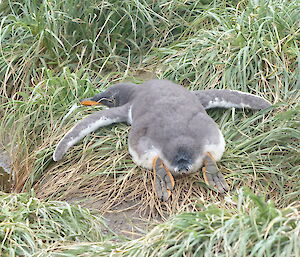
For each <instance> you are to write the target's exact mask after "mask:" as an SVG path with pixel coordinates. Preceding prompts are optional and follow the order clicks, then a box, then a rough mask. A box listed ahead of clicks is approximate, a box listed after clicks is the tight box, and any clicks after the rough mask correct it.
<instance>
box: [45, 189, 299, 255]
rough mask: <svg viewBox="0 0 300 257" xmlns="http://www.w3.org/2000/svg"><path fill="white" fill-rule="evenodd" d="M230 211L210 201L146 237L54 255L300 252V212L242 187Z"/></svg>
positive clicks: (73, 248)
mask: <svg viewBox="0 0 300 257" xmlns="http://www.w3.org/2000/svg"><path fill="white" fill-rule="evenodd" d="M228 201H229V202H230V204H231V206H232V207H233V206H235V207H234V208H230V209H228V210H225V209H221V208H219V207H218V206H216V205H215V204H206V205H205V206H203V210H202V211H199V212H192V213H189V212H186V213H183V214H180V215H177V216H175V217H173V218H172V219H170V220H169V221H168V222H165V223H163V224H160V225H158V226H156V227H155V228H154V229H153V230H152V231H150V232H149V233H148V234H147V235H146V236H144V237H142V238H140V239H137V240H132V241H130V242H121V243H118V244H113V246H112V245H111V244H109V242H108V241H106V242H105V243H95V244H86V243H79V244H76V243H75V244H72V245H67V246H64V245H60V246H57V245H56V246H54V247H49V248H48V251H49V254H50V253H51V256H53V255H54V256H130V257H133V256H149V257H150V256H216V255H218V256H274V257H275V256H284V255H286V256H295V257H296V256H298V255H299V253H300V245H299V229H300V223H299V220H300V219H299V213H297V210H295V209H292V208H286V209H282V210H279V209H277V208H276V207H274V203H272V202H271V201H266V200H265V198H264V197H262V196H256V195H254V194H253V193H250V191H249V190H240V191H239V192H238V194H237V195H236V196H235V197H234V198H232V199H228Z"/></svg>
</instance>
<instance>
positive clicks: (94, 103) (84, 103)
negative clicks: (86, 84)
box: [80, 100, 101, 106]
mask: <svg viewBox="0 0 300 257" xmlns="http://www.w3.org/2000/svg"><path fill="white" fill-rule="evenodd" d="M80 103H81V104H83V105H87V106H91V105H98V104H101V103H98V102H96V101H92V100H83V101H81V102H80Z"/></svg>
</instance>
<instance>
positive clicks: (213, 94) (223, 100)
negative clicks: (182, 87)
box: [193, 89, 271, 110]
mask: <svg viewBox="0 0 300 257" xmlns="http://www.w3.org/2000/svg"><path fill="white" fill-rule="evenodd" d="M193 92H194V94H195V95H196V96H197V97H198V99H199V101H200V102H201V104H202V105H203V107H204V108H205V109H211V108H231V107H235V108H249V109H253V110H261V109H266V108H268V107H269V106H271V103H270V102H268V101H267V100H265V99H264V98H262V97H260V96H256V95H253V94H249V93H244V92H241V91H235V90H228V89H208V90H198V91H193Z"/></svg>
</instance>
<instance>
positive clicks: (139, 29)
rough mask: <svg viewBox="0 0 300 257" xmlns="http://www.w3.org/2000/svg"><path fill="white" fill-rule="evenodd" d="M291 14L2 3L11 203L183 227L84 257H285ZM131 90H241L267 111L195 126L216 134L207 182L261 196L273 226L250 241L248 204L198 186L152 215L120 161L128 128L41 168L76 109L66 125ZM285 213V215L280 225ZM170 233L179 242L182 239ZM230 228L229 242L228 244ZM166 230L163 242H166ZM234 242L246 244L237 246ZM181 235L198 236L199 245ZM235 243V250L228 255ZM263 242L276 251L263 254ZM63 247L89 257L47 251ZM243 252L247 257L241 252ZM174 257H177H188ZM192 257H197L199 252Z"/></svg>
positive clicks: (294, 15)
mask: <svg viewBox="0 0 300 257" xmlns="http://www.w3.org/2000/svg"><path fill="white" fill-rule="evenodd" d="M79 7H80V8H79ZM299 10H300V1H298V0H297V1H287V0H285V1H279V0H270V1H250V0H249V1H199V0H198V1H96V0H95V1H92V2H82V1H81V2H79V1H77V0H70V1H64V2H61V1H47V0H45V1H42V2H40V1H26V0H23V1H21V2H20V1H18V2H17V1H3V2H2V3H1V4H0V15H1V18H2V19H1V23H0V56H1V57H0V78H1V81H2V86H1V87H0V117H1V119H0V142H2V144H4V146H5V148H6V150H7V151H8V152H9V153H10V155H11V157H12V161H13V176H14V185H13V191H15V192H30V190H31V189H32V188H34V190H35V192H36V195H37V197H38V198H43V199H45V200H47V201H49V200H50V201H53V200H60V201H63V200H72V201H73V200H74V199H77V201H78V202H81V204H82V205H85V206H87V207H96V208H97V209H98V210H99V211H100V212H101V213H105V212H107V211H111V210H112V209H113V207H114V206H117V205H119V204H121V203H124V202H131V201H132V202H133V203H134V205H133V206H132V207H131V208H135V209H137V211H138V212H139V214H140V215H141V216H143V217H146V218H158V217H159V218H160V219H163V220H168V218H169V216H172V215H174V214H178V213H183V214H181V216H178V217H177V218H174V219H172V220H170V221H167V223H165V225H162V226H158V227H157V229H155V228H154V230H153V231H155V232H150V233H149V234H147V235H146V236H145V237H144V238H142V239H140V240H138V241H132V244H131V243H130V244H129V245H130V246H129V248H126V247H125V244H124V246H122V244H120V245H117V246H116V247H112V244H111V242H108V241H107V242H104V243H100V244H96V245H94V247H95V248H93V249H94V250H95V252H97V253H100V252H101V251H102V250H101V249H103V251H112V250H113V249H119V248H120V249H121V251H122V252H120V254H123V253H124V255H125V256H126V254H129V253H130V255H128V256H134V252H136V255H135V256H139V255H138V254H142V253H143V254H145V255H144V256H151V252H153V254H154V253H158V252H157V251H161V252H159V253H164V252H166V253H165V256H167V254H170V255H168V256H175V255H174V254H173V252H172V251H173V250H174V249H192V250H193V251H194V253H196V251H198V253H200V252H201V251H203V249H202V248H201V249H200V248H199V249H198V250H197V249H195V248H193V247H191V248H189V247H190V245H191V244H193V243H194V244H198V243H199V241H197V240H202V239H203V240H204V241H203V242H204V243H203V246H205V248H206V249H210V252H211V254H212V253H214V254H220V255H222V256H248V255H250V256H251V254H252V255H253V256H279V255H280V254H279V251H282V253H283V254H285V255H287V256H293V255H292V254H290V255H289V254H288V251H290V252H291V253H293V254H294V253H296V254H297V253H299V248H297V247H296V246H295V247H294V246H293V242H294V241H293V240H294V239H291V242H290V243H287V241H286V237H284V236H283V235H284V233H285V232H282V231H281V230H280V226H279V225H282V224H289V225H287V226H288V231H290V232H289V233H290V234H288V236H287V237H288V238H293V235H296V234H297V228H299V225H298V223H297V222H298V221H295V220H297V219H298V218H299V217H298V216H297V215H298V214H297V211H298V212H299V204H298V201H299V195H300V184H299V183H300V182H299V181H300V175H299V174H300V173H299V171H300V167H299V163H300V153H299V142H300V131H299V126H300V122H299V117H298V116H299V111H300V105H299V102H300V90H299V89H300V84H299V81H300V68H299V67H300V66H299V60H300V52H299V49H298V48H299V40H300V30H299V18H298V16H299V15H298V13H299ZM145 77H158V78H167V79H171V80H173V81H176V82H178V83H181V84H182V85H184V86H186V87H187V88H189V89H190V90H198V89H204V88H228V89H236V90H241V91H244V92H250V93H254V94H257V95H260V96H263V97H265V98H267V99H268V100H269V101H271V102H272V103H273V106H272V107H271V108H269V109H268V110H264V111H259V112H253V111H247V110H234V109H233V110H210V111H209V115H210V116H211V117H213V118H214V119H215V120H216V121H217V123H218V124H219V126H220V128H221V130H222V132H223V134H224V136H225V140H226V143H227V146H226V152H225V154H224V156H223V158H222V161H221V162H220V168H221V170H222V172H223V173H224V174H225V175H226V179H227V181H228V183H229V184H230V186H231V189H232V192H231V194H232V195H235V193H236V192H239V191H238V189H239V188H241V187H243V186H247V187H248V188H250V189H251V190H252V191H253V192H255V193H257V194H258V193H262V194H264V195H265V198H266V201H269V200H271V201H272V203H273V204H274V206H271V205H269V203H268V202H265V203H264V205H263V206H265V208H269V209H270V210H272V212H274V213H277V214H278V215H279V216H280V217H283V220H279V221H278V222H277V221H276V222H275V221H274V219H276V218H274V217H273V216H272V217H271V218H270V217H269V218H266V219H265V220H264V221H265V224H269V225H268V226H269V227H268V226H267V225H264V224H263V223H259V224H258V225H257V226H256V225H255V226H256V227H255V228H256V229H257V230H254V228H252V227H251V226H250V225H249V224H255V223H251V222H252V221H253V220H256V219H259V217H260V215H261V213H262V209H261V208H259V207H258V206H257V205H256V203H257V201H258V200H257V201H256V200H253V199H254V198H255V197H254V196H253V195H252V196H250V195H248V196H244V195H240V196H239V197H240V198H239V199H240V200H239V201H241V202H243V203H245V204H246V207H245V208H244V207H243V206H241V205H240V202H239V201H238V202H237V205H233V206H232V203H231V202H230V201H229V202H228V201H226V200H225V199H224V198H223V197H221V196H219V195H217V194H215V193H214V192H212V191H210V190H209V189H208V188H207V187H206V185H205V184H204V183H203V182H202V181H203V179H202V175H201V174H195V175H193V176H191V177H187V178H183V179H180V180H178V181H177V186H176V189H175V192H174V195H173V199H172V201H171V202H168V203H165V204H162V203H160V202H158V201H157V200H156V198H155V197H154V192H153V190H152V188H153V174H152V172H151V171H147V170H144V169H141V168H139V167H137V166H136V165H135V164H133V162H132V160H131V158H130V156H129V154H128V150H127V134H128V131H129V127H128V126H126V125H124V124H122V125H121V124H118V125H114V126H109V127H107V128H103V129H101V130H99V131H97V132H95V133H93V134H92V135H90V136H88V137H86V138H85V139H84V140H82V142H81V143H79V144H78V145H76V146H75V147H74V148H73V149H72V150H71V151H69V152H68V154H67V156H66V157H65V158H64V159H63V160H62V161H61V162H58V163H54V162H53V161H52V159H51V158H52V153H53V151H54V147H55V145H56V143H57V142H58V141H59V140H60V139H61V137H62V135H63V134H64V133H66V131H67V130H68V129H69V128H70V127H72V126H73V125H74V124H75V123H76V122H77V121H78V120H80V119H81V118H83V117H84V116H85V115H87V114H89V113H91V112H93V111H95V110H96V109H97V108H98V107H97V108H95V107H91V108H88V107H79V108H76V109H74V110H73V112H72V113H69V110H70V109H71V108H72V106H74V104H78V103H79V100H80V99H82V98H85V97H88V96H91V95H93V94H94V93H95V92H97V91H98V90H104V89H105V88H106V87H108V86H110V85H112V84H114V83H116V82H119V81H123V80H129V81H133V82H138V83H140V82H143V81H144V78H145ZM87 171H88V172H87ZM13 197H17V196H13ZM22 197H23V196H22ZM246 198H247V200H245V199H246ZM250 198H252V200H249V199H250ZM16 199H17V200H15V201H16V202H18V201H19V200H18V198H16ZM251 201H252V202H251ZM255 201H256V202H255ZM99 202H101V203H102V204H100V205H99V204H97V203H99ZM207 203H212V204H218V206H219V207H220V209H218V210H217V211H216V214H214V211H215V210H216V209H215V208H212V209H209V210H208V212H207V213H206V214H205V212H203V204H204V205H205V206H206V205H207ZM43 204H44V203H43ZM47 204H48V203H47ZM248 205H249V206H251V207H249V208H250V209H249V210H248V209H247V206H248ZM234 206H235V207H234ZM291 206H293V209H290V210H292V211H287V210H288V209H286V208H288V207H291ZM281 208H283V209H282V210H281ZM210 211H211V212H210ZM184 212H187V213H184ZM190 212H192V213H190ZM250 214H251V215H252V216H253V217H254V218H253V220H251V215H250ZM214 215H216V216H214ZM210 216H212V217H211V219H210V218H209V217H210ZM240 216H241V217H243V220H241V218H240ZM290 217H292V218H290ZM199 219H201V223H199V222H198V221H199ZM185 220H187V221H189V220H191V222H192V223H191V224H186V223H184V222H185ZM195 220H197V223H196V222H195ZM210 222H211V223H210ZM272 222H275V223H274V224H275V225H276V226H278V227H274V224H273V223H272ZM284 222H287V223H284ZM293 222H294V223H293ZM198 223H199V224H200V225H199V228H197V226H196V225H195V224H198ZM180 224H185V225H184V226H186V227H187V228H190V229H191V231H193V232H191V234H189V233H188V231H186V230H185V229H184V226H181V225H180ZM210 224H213V226H214V229H212V230H209V231H208V234H205V235H203V237H202V235H201V233H200V232H201V231H202V229H204V227H206V226H208V227H209V226H210ZM229 224H231V225H232V226H230V225H229ZM290 224H294V225H290ZM177 225H178V226H179V228H177V227H176V226H177ZM282 226H283V225H282ZM297 226H298V227H297ZM234 227H237V228H236V230H231V229H233V228H234ZM175 228H176V229H175ZM173 229H175V230H174V231H176V232H171V231H173ZM198 229H199V231H198ZM243 229H244V230H245V233H246V235H245V237H240V235H241V234H242V231H243ZM195 231H196V232H195ZM203 231H206V230H205V229H204V230H203ZM266 231H268V233H269V234H266ZM34 233H36V232H34ZM155 233H157V237H156V236H155V235H154V234H155ZM174 233H175V234H174ZM193 233H194V234H196V235H198V234H199V233H200V235H201V237H200V238H201V239H197V238H194V237H193V235H194V234H193ZM172 236H175V238H176V240H177V241H176V242H175V243H174V240H175V239H174V240H173V239H172ZM247 236H248V237H247ZM265 237H266V238H265ZM162 238H165V240H163V239H162ZM239 238H241V239H240V240H244V241H238V239H239ZM167 239H168V240H167ZM246 239H247V240H249V243H248V242H247V240H246ZM32 240H33V241H34V239H32ZM95 240H96V239H95ZM149 240H150V242H151V244H149V245H148V241H149ZM172 240H173V241H172ZM189 240H190V241H189ZM260 240H265V241H262V242H261V243H259V242H260ZM268 240H269V241H268ZM272 240H274V241H272ZM86 241H93V239H90V240H86ZM167 241H170V242H173V243H172V244H173V245H169V244H168V243H167ZM235 241H236V242H238V244H239V245H240V244H241V245H243V247H242V248H241V249H238V248H237V245H236V244H234V243H235ZM214 242H216V243H214ZM275 242H276V244H277V245H278V249H275V248H274V247H273V246H274V244H275ZM152 243H153V244H152ZM217 244H218V245H217ZM92 245H93V243H92ZM250 245H251V246H255V247H257V248H255V247H250ZM285 245H287V248H285ZM148 246H149V247H148ZM55 247H57V249H56V248H55ZM68 247H69V248H70V251H71V252H72V251H73V250H74V249H75V250H74V251H77V250H76V249H79V248H80V249H81V250H80V251H82V252H81V253H82V254H84V251H83V249H86V248H88V249H89V248H90V247H89V243H88V244H87V243H84V244H83V245H76V244H73V243H67V245H66V244H64V243H63V242H61V241H59V243H57V244H55V245H53V246H51V249H52V250H53V249H56V250H57V251H60V250H62V251H66V252H68V250H67V248H68ZM78 247H79V248H78ZM139 247H141V249H137V248H139ZM100 248H101V249H100ZM259 248H260V249H262V250H259ZM32 249H33V248H32ZM72 249H73V250H72ZM99 249H100V250H101V251H100V250H99ZM159 249H161V250H159ZM169 249H170V250H169ZM249 249H250V250H249ZM251 249H253V251H254V252H249V251H251ZM56 250H55V251H56ZM98 250H99V251H98ZM78 251H79V250H78ZM91 251H92V250H91ZM116 251H117V250H116ZM123 251H124V252H123ZM141 251H142V252H141ZM174 251H175V250H174ZM186 251H187V250H182V252H179V253H178V256H189V255H188V252H186ZM218 251H219V252H218ZM260 251H261V252H260ZM297 251H298V252H297ZM147 254H148V255H147ZM171 254H172V255H171ZM184 254H185V255H184ZM205 254H206V255H207V256H209V252H208V251H206V252H205ZM104 256H106V255H104ZM153 256H154V255H153ZM294 256H296V255H294Z"/></svg>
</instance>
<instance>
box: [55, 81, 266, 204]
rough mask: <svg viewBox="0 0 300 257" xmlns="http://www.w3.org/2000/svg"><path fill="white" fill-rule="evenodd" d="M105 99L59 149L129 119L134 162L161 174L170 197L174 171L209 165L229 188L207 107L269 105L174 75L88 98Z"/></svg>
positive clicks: (218, 182) (206, 169) (217, 183)
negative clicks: (193, 86)
mask: <svg viewBox="0 0 300 257" xmlns="http://www.w3.org/2000/svg"><path fill="white" fill-rule="evenodd" d="M87 101H88V102H93V103H99V104H104V105H106V106H108V107H110V108H109V109H106V110H101V111H97V112H95V113H93V114H91V115H89V116H87V117H86V118H84V119H83V120H81V121H80V122H79V123H78V124H76V125H75V126H74V127H73V128H72V129H71V130H70V131H69V132H68V133H67V134H66V135H65V136H64V137H63V138H62V139H61V140H60V142H59V143H58V145H57V146H56V149H55V152H54V154H53V159H54V161H59V160H60V159H61V158H62V157H63V156H64V154H65V153H66V152H67V151H68V149H69V148H70V147H72V146H73V145H74V144H76V143H77V142H78V141H80V140H81V139H82V138H83V137H85V136H86V135H88V134H89V133H91V132H92V131H95V130H97V129H98V128H100V127H103V126H106V125H109V124H112V123H117V122H127V123H128V124H130V125H131V130H130V133H129V137H128V147H129V152H130V154H131V156H132V158H133V161H134V162H135V163H136V164H137V165H140V166H142V167H144V168H147V169H153V170H154V171H155V174H156V183H155V184H156V191H157V194H158V197H159V198H160V199H162V200H164V201H165V200H167V199H168V198H169V196H170V195H171V192H172V190H173V188H174V178H173V176H175V177H176V176H178V175H182V174H187V173H191V172H196V171H198V170H199V169H200V168H201V167H203V175H204V179H205V181H206V183H207V184H209V185H211V186H213V187H215V188H216V189H217V190H219V191H220V192H221V193H223V192H225V191H227V190H228V189H229V187H228V185H227V183H226V181H225V179H224V177H223V175H222V174H221V173H220V172H219V170H218V168H217V165H216V162H217V161H219V160H220V159H221V157H222V155H223V152H224V150H225V141H224V138H223V135H222V133H221V131H220V129H219V128H218V125H217V124H216V123H215V122H214V120H213V119H212V118H211V117H209V116H208V114H207V113H206V111H205V109H209V108H215V107H222V108H229V107H236V108H250V109H264V108H267V107H269V106H270V103H269V102H268V101H266V100H265V99H263V98H261V97H258V96H255V95H252V94H248V93H243V92H239V91H232V90H201V91H189V90H187V89H185V88H184V87H182V86H180V85H177V84H175V83H172V82H171V81H168V80H150V81H147V82H145V83H143V84H142V85H136V84H133V83H120V84H116V85H114V86H112V87H110V88H109V89H107V90H106V91H104V92H102V93H99V94H97V95H95V96H94V97H92V98H89V99H84V100H83V101H82V102H83V103H85V102H87Z"/></svg>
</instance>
